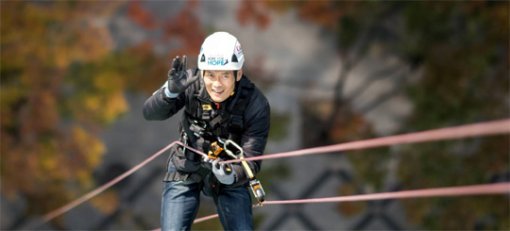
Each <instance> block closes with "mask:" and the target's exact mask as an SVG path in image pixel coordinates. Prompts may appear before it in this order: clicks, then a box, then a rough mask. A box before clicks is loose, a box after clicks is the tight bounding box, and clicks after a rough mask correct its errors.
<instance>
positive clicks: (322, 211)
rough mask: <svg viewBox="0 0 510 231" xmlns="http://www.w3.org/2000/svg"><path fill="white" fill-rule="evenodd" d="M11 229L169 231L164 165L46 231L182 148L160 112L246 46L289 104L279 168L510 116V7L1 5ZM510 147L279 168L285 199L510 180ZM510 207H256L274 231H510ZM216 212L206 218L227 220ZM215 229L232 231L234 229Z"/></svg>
mask: <svg viewBox="0 0 510 231" xmlns="http://www.w3.org/2000/svg"><path fill="white" fill-rule="evenodd" d="M0 8H1V21H0V23H1V28H0V32H1V34H0V35H1V37H0V44H1V47H0V49H1V50H0V51H1V64H0V77H1V88H0V97H1V98H0V102H1V103H0V110H1V111H0V118H1V133H0V135H1V136H0V138H1V143H0V147H1V160H0V163H1V165H0V167H1V220H0V221H1V222H0V229H2V230H17V229H18V230H19V229H45V230H150V229H154V228H158V227H159V208H160V200H161V198H160V195H161V187H162V183H161V180H162V178H163V176H164V166H165V163H166V155H163V156H161V157H159V158H158V159H156V160H155V161H153V162H152V163H150V164H149V165H148V166H146V167H144V168H143V169H141V170H140V171H138V172H136V173H135V174H134V175H132V176H130V177H129V178H127V179H126V180H124V181H122V182H120V183H119V184H117V185H116V186H114V187H113V188H111V189H109V190H107V191H106V192H104V193H102V194H100V195H99V196H97V197H95V198H94V199H92V200H90V201H88V202H86V203H85V204H83V205H80V206H79V207H77V208H75V209H73V210H71V211H70V212H69V213H66V214H65V215H63V216H60V217H58V218H56V219H54V220H52V221H51V222H50V223H47V224H44V225H43V226H39V227H35V226H34V225H36V224H38V222H40V220H41V217H42V216H43V215H44V214H46V213H48V212H50V211H52V210H54V209H56V208H58V207H60V206H62V205H64V204H66V203H67V202H69V201H71V200H73V199H76V198H78V197H79V196H81V195H83V194H85V193H87V192H89V191H91V190H93V189H94V188H96V187H97V186H99V185H101V184H103V183H105V182H107V181H108V180H110V179H112V178H114V177H116V176H118V175H120V174H121V173H123V172H124V171H126V170H128V169H129V168H131V167H132V166H134V165H136V164H138V163H139V162H141V161H142V160H144V159H146V158H147V157H149V156H150V155H152V154H153V153H154V152H156V151H157V150H159V149H161V148H163V147H164V146H166V145H167V144H168V143H170V142H171V141H174V140H175V139H177V137H178V134H177V125H178V122H179V118H180V115H177V116H174V117H172V118H171V119H169V120H166V121H150V122H149V121H145V120H144V119H143V116H142V112H141V110H142V106H143V103H144V101H145V99H147V98H148V96H150V94H151V93H152V92H153V91H155V90H156V89H158V88H159V87H160V86H161V85H162V83H163V82H164V81H165V80H166V72H167V70H168V67H169V62H170V61H171V59H172V58H173V57H174V56H175V55H182V54H186V55H188V57H190V62H189V63H190V64H191V65H190V66H191V67H195V66H196V65H195V63H196V56H197V54H198V51H199V49H200V45H201V43H202V41H203V39H204V38H205V37H206V36H207V35H208V34H210V33H212V32H214V31H228V32H230V33H232V34H234V35H235V36H237V38H238V39H239V40H240V42H241V44H242V46H243V50H244V52H245V57H246V63H245V73H246V74H247V76H248V77H249V78H250V79H251V80H252V81H254V82H255V83H256V84H257V86H258V87H259V88H260V89H261V90H262V91H263V92H264V94H265V95H266V96H267V98H268V100H269V102H270V104H271V109H272V110H271V113H272V114H271V131H270V140H269V142H268V145H267V148H266V153H275V152H281V151H291V150H297V149H301V148H307V147H316V146H322V145H328V144H336V143H342V142H349V141H355V140H362V139H368V138H375V137H382V136H388V135H394V134H402V133H408V132H415V131H422V130H428V129H435V128H441V127H447V126H456V125H462V124H469V123H476V122H483V121H489V120H496V119H503V118H508V117H509V115H510V113H509V112H510V111H509V109H510V108H509V107H510V97H509V87H510V83H509V53H510V50H509V44H510V42H509V28H510V23H509V3H508V2H507V1H467V2H464V1H430V2H425V1H423V2H422V1H413V2H403V1H402V2H401V1H391V2H379V1H326V0H322V1H312V0H305V1H267V0H265V1H228V0H227V1H101V2H98V1H54V2H53V1H1V2H0ZM509 147H510V144H509V136H508V135H503V136H492V137H477V138H469V139H460V140H455V141H441V142H433V143H425V144H412V145H396V146H392V147H387V148H377V149H370V150H362V151H349V152H346V153H337V154H330V155H317V156H313V157H298V158H290V159H278V160H266V161H264V165H263V168H262V171H261V173H260V174H259V176H260V177H259V178H260V180H261V181H262V183H263V185H264V187H265V190H266V193H267V194H268V200H285V199H297V198H317V197H331V196H339V195H353V194H362V193H375V192H386V191H398V190H412V189H424V188H434V187H448V186H461V185H471V184H484V183H491V182H508V181H510V168H509V165H510V163H509V162H510V161H509ZM509 205H510V200H509V197H508V195H501V196H473V197H455V198H422V199H406V200H384V201H374V202H356V203H332V204H315V205H285V206H276V205H273V206H264V207H262V208H256V209H254V214H255V223H256V228H257V229H258V230H338V229H342V230H345V229H355V230H373V229H377V230H398V229H427V230H445V229H454V230H508V229H510V206H509ZM213 213H216V212H215V207H214V204H213V202H212V200H211V199H210V198H206V197H203V198H202V205H201V208H200V211H199V216H198V217H201V216H205V215H209V214H213ZM193 228H194V229H197V230H200V229H204V230H211V229H221V225H220V224H219V220H218V219H213V220H210V221H206V222H203V223H199V224H197V225H195V226H194V227H193Z"/></svg>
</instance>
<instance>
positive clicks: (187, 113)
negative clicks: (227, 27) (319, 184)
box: [143, 32, 270, 230]
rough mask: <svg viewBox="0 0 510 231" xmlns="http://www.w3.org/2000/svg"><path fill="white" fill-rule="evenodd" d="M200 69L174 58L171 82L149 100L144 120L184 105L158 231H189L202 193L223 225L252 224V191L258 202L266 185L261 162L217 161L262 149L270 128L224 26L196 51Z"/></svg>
mask: <svg viewBox="0 0 510 231" xmlns="http://www.w3.org/2000/svg"><path fill="white" fill-rule="evenodd" d="M197 61H198V69H187V67H186V66H187V61H186V57H185V56H183V57H176V58H174V59H173V61H172V66H171V68H170V70H169V72H168V80H167V81H166V83H165V84H163V86H162V87H161V88H160V89H158V90H157V91H156V92H154V94H153V95H152V96H151V97H150V98H149V99H147V101H146V102H145V104H144V108H143V114H144V117H145V119H147V120H165V119H168V118H170V117H171V116H173V115H174V114H176V113H177V112H178V111H179V110H181V109H182V108H184V113H183V117H182V121H181V124H180V128H179V132H180V135H181V136H180V137H181V138H180V139H181V141H182V142H183V143H185V144H187V145H189V146H190V147H193V148H195V149H197V150H200V151H202V152H204V153H208V157H207V158H202V157H201V156H200V155H198V154H196V153H194V152H192V151H191V150H188V149H186V148H183V147H175V148H172V149H171V152H170V156H169V159H168V164H167V171H166V175H165V178H164V188H163V193H162V205H161V229H162V230H183V229H185V230H189V229H191V225H192V223H193V220H194V219H195V217H196V215H197V212H198V207H199V203H200V192H203V193H204V194H205V195H207V196H211V197H212V198H213V199H214V202H215V204H216V208H217V211H218V214H219V217H220V221H221V223H222V225H223V228H224V229H225V230H253V219H252V203H251V196H250V189H251V191H252V192H253V194H254V197H255V199H256V200H257V202H258V203H261V202H262V201H263V200H264V191H263V189H262V186H261V185H260V182H259V181H258V180H257V179H256V178H255V175H256V174H257V172H259V170H260V166H261V162H260V161H251V162H247V161H240V162H235V163H228V164H224V163H221V161H222V160H227V159H240V160H242V159H243V158H244V157H252V156H259V155H262V154H263V152H264V149H265V146H266V141H267V136H268V132H269V120H270V106H269V103H268V101H267V99H266V98H265V96H264V95H263V94H262V93H261V92H260V90H259V89H258V88H257V87H256V86H255V85H254V84H253V83H252V82H251V81H250V80H249V79H248V78H247V77H246V76H245V75H243V70H242V67H243V63H244V54H243V50H242V48H241V44H240V43H239V41H238V40H237V38H236V37H234V36H233V35H231V34H229V33H227V32H216V33H213V34H211V35H210V36H208V37H207V38H206V39H205V40H204V42H203V44H202V47H201V49H200V53H199V55H198V60H197Z"/></svg>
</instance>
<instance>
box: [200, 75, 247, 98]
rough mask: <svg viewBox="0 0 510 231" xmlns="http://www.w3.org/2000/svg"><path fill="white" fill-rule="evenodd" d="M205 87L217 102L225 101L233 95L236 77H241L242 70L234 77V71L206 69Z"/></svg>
mask: <svg viewBox="0 0 510 231" xmlns="http://www.w3.org/2000/svg"><path fill="white" fill-rule="evenodd" d="M203 75H204V83H205V89H206V90H207V93H209V96H210V97H211V99H212V100H213V101H214V102H216V103H221V102H223V101H225V100H226V99H227V98H228V97H230V96H231V95H232V93H233V92H234V88H235V83H236V79H237V80H239V79H240V78H241V71H240V70H239V71H238V74H237V77H234V71H204V73H203Z"/></svg>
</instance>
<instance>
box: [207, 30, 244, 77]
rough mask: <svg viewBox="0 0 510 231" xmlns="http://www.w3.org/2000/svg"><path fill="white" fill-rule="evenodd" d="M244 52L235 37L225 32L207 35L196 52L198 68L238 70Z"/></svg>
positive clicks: (241, 65) (241, 64)
mask: <svg viewBox="0 0 510 231" xmlns="http://www.w3.org/2000/svg"><path fill="white" fill-rule="evenodd" d="M243 63H244V54H243V49H241V44H240V43H239V41H237V38H236V37H234V36H233V35H231V34H229V33H227V32H216V33H214V34H211V35H209V36H208V37H207V38H206V39H205V40H204V43H203V44H202V47H201V48H200V54H198V69H200V70H240V69H241V68H242V67H243Z"/></svg>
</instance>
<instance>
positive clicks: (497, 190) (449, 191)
mask: <svg viewBox="0 0 510 231" xmlns="http://www.w3.org/2000/svg"><path fill="white" fill-rule="evenodd" d="M508 193H510V183H496V184H483V185H470V186H458V187H446V188H432V189H420V190H409V191H399V192H384V193H372V194H363V195H353V196H339V197H325V198H312V199H299V200H276V201H265V202H264V203H263V205H284V204H310V203H331V202H353V201H372V200H386V199H405V198H421V197H439V196H448V197H452V196H469V195H493V194H508ZM216 217H218V214H213V215H209V216H205V217H202V218H198V219H196V220H195V221H194V222H193V223H194V224H195V223H199V222H203V221H206V220H210V219H213V218H216Z"/></svg>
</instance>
